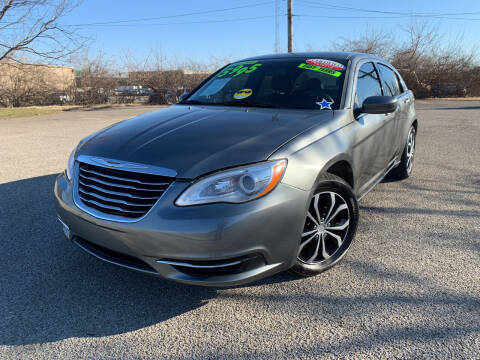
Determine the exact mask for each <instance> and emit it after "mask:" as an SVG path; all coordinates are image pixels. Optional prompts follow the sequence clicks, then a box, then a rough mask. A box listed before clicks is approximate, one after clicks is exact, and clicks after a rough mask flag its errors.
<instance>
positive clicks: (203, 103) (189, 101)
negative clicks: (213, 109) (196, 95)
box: [180, 100, 210, 105]
mask: <svg viewBox="0 0 480 360" xmlns="http://www.w3.org/2000/svg"><path fill="white" fill-rule="evenodd" d="M180 104H187V105H210V104H209V103H206V102H203V101H198V100H185V101H182V102H181V103H180Z"/></svg>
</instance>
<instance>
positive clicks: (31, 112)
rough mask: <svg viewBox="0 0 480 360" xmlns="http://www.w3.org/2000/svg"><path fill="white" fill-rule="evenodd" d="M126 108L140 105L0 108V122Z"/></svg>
mask: <svg viewBox="0 0 480 360" xmlns="http://www.w3.org/2000/svg"><path fill="white" fill-rule="evenodd" d="M126 106H142V104H103V105H95V106H89V107H83V106H78V105H63V106H60V105H52V106H25V107H18V108H0V120H1V119H11V118H18V117H32V116H37V115H49V114H55V113H58V112H61V111H75V110H86V111H88V110H96V109H106V108H113V107H126Z"/></svg>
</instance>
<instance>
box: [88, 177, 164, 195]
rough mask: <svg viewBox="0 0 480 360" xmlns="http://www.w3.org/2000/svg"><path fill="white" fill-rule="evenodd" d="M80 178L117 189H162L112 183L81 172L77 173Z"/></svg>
mask: <svg viewBox="0 0 480 360" xmlns="http://www.w3.org/2000/svg"><path fill="white" fill-rule="evenodd" d="M79 175H80V177H81V178H83V179H87V180H90V181H92V182H96V183H99V184H102V185H107V186H111V187H116V188H119V189H122V188H123V189H131V190H139V191H163V189H158V190H155V189H146V188H141V187H138V186H133V185H123V184H118V183H112V182H108V181H104V180H101V179H98V178H96V177H89V176H85V175H83V174H82V173H80V174H79Z"/></svg>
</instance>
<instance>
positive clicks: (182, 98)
mask: <svg viewBox="0 0 480 360" xmlns="http://www.w3.org/2000/svg"><path fill="white" fill-rule="evenodd" d="M188 95H190V93H189V92H184V93H183V94H182V95H180V96H179V97H178V98H179V100H180V101H183V100H184V99H185V98H186V97H187V96H188Z"/></svg>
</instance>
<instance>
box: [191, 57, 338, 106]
mask: <svg viewBox="0 0 480 360" xmlns="http://www.w3.org/2000/svg"><path fill="white" fill-rule="evenodd" d="M345 68H346V66H345V64H343V63H340V62H337V61H333V60H329V59H309V58H304V59H302V58H293V59H288V60H285V59H267V60H250V61H242V62H237V63H233V64H230V65H228V66H227V67H225V68H224V69H223V70H221V71H220V72H218V73H217V74H215V75H213V76H212V77H211V78H210V79H209V80H208V81H207V82H206V83H205V84H204V85H203V86H202V87H200V88H199V89H198V90H197V91H195V92H194V93H193V94H191V95H190V96H189V97H188V98H187V99H186V100H184V101H183V102H182V104H201V105H228V106H254V107H255V106H256V107H271V108H291V109H317V110H325V109H338V107H339V105H340V98H341V94H342V88H343V82H344V78H345Z"/></svg>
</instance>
